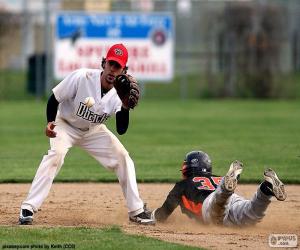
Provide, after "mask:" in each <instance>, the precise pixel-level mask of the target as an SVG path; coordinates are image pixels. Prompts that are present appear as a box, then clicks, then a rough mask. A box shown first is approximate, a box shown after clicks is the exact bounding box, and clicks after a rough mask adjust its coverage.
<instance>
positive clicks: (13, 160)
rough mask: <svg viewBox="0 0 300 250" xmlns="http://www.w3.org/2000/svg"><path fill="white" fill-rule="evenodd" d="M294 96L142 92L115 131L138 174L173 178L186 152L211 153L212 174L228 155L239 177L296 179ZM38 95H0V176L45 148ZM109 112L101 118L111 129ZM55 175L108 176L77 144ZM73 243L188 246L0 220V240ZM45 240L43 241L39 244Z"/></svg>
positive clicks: (12, 174)
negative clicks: (206, 97) (168, 96)
mask: <svg viewBox="0 0 300 250" xmlns="http://www.w3.org/2000/svg"><path fill="white" fill-rule="evenodd" d="M299 104H300V102H299V101H238V100H235V101H233V100H223V101H222V100H221V101H216V100H211V101H198V100H190V101H178V100H169V101H157V100H143V101H142V102H141V104H140V105H139V107H138V108H136V110H134V111H133V112H132V114H131V126H130V128H129V131H128V132H127V133H126V134H125V135H123V136H119V138H120V140H121V141H122V142H123V144H124V145H125V147H126V148H127V149H128V151H129V152H130V154H131V156H132V158H133V159H134V161H135V164H136V171H137V178H138V180H139V181H155V182H163V181H172V182H173V181H176V180H179V178H180V172H179V169H180V165H181V162H182V160H183V157H184V155H185V153H186V152H188V151H190V150H194V149H202V150H205V151H206V152H208V153H209V154H210V155H211V158H212V160H213V168H214V172H215V173H216V174H220V175H222V174H224V173H225V172H226V170H227V168H228V165H229V164H230V162H231V161H233V160H235V159H240V160H242V161H243V162H244V163H245V170H244V172H243V175H242V177H241V182H259V181H260V180H261V177H262V171H263V168H264V167H266V166H272V167H273V168H274V169H276V170H277V172H278V173H279V175H280V176H282V177H283V179H284V180H285V182H289V183H300V181H299V180H300V174H299V172H300V170H299V167H298V166H299V159H300V158H299V157H300V155H299V142H300V133H299V132H300V127H299V124H300V110H299ZM45 106H46V103H45V101H19V102H16V101H7V102H4V101H2V102H0V115H1V119H0V140H1V143H0V165H1V167H0V182H31V181H32V179H33V177H34V174H35V172H36V169H37V167H38V164H39V162H40V160H41V158H42V156H43V154H44V153H46V151H47V150H48V139H47V137H46V136H44V128H45V123H46V121H45ZM114 122H115V120H114V119H113V120H111V121H109V123H108V126H109V127H110V128H111V129H112V131H115V128H114V127H115V126H114ZM56 180H57V181H116V177H115V175H114V174H112V173H110V172H108V171H106V170H105V169H104V168H102V167H101V166H99V165H98V163H97V162H96V161H95V160H94V159H92V158H91V157H90V156H88V155H87V154H86V153H85V152H83V151H82V150H80V149H77V148H74V149H72V150H71V151H70V152H69V153H68V155H67V157H66V161H65V164H64V166H63V168H62V170H61V172H60V174H59V175H58V177H57V179H56ZM67 243H72V244H75V246H76V249H143V250H144V249H192V248H188V247H185V246H180V245H176V244H170V243H166V242H162V241H158V240H154V239H149V238H146V237H140V236H131V235H127V234H124V233H123V232H122V231H121V230H120V229H119V228H117V227H113V228H108V229H91V228H32V229H31V228H26V229H25V228H22V227H0V247H2V248H4V246H8V245H19V246H21V245H29V246H31V245H32V244H33V245H39V244H41V245H43V246H50V247H51V244H53V245H54V246H55V245H56V246H61V245H63V244H67ZM44 248H45V247H44Z"/></svg>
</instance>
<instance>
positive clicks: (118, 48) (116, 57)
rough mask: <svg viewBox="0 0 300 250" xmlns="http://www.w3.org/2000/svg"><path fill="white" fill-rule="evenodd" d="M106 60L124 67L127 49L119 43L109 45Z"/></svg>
mask: <svg viewBox="0 0 300 250" xmlns="http://www.w3.org/2000/svg"><path fill="white" fill-rule="evenodd" d="M106 60H107V61H116V62H117V63H119V64H120V65H121V66H122V68H124V67H125V66H126V63H127V60H128V51H127V49H126V47H125V46H124V45H123V44H121V43H120V44H115V45H113V46H111V47H110V49H109V50H108V52H107V55H106Z"/></svg>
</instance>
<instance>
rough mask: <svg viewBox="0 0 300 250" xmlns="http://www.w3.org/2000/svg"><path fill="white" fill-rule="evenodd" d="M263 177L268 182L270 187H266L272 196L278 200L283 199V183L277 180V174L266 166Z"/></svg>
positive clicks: (284, 195)
mask: <svg viewBox="0 0 300 250" xmlns="http://www.w3.org/2000/svg"><path fill="white" fill-rule="evenodd" d="M264 179H265V181H266V182H268V183H270V184H271V185H270V187H268V189H269V191H270V192H271V194H272V195H273V196H275V197H276V199H277V200H279V201H284V200H285V199H286V197H287V195H286V192H285V189H284V185H283V183H282V182H281V181H280V180H279V178H278V176H277V174H276V173H275V171H274V170H272V169H271V168H268V169H266V170H265V171H264Z"/></svg>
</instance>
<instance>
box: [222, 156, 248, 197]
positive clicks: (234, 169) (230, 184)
mask: <svg viewBox="0 0 300 250" xmlns="http://www.w3.org/2000/svg"><path fill="white" fill-rule="evenodd" d="M242 171H243V163H241V162H240V161H234V162H232V163H231V165H230V167H229V170H228V172H227V174H226V175H225V177H224V182H223V188H224V189H225V190H226V191H229V192H233V191H234V190H235V188H236V186H237V182H238V179H239V177H240V174H241V173H242Z"/></svg>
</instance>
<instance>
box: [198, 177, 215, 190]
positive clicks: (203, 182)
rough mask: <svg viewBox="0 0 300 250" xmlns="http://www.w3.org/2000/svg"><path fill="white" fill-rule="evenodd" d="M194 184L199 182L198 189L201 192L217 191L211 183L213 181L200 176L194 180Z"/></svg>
mask: <svg viewBox="0 0 300 250" xmlns="http://www.w3.org/2000/svg"><path fill="white" fill-rule="evenodd" d="M193 182H196V183H197V182H199V184H200V185H199V186H198V187H197V188H198V189H200V190H212V191H213V190H215V189H216V188H215V186H214V185H213V184H212V183H211V180H210V179H209V178H207V177H203V176H198V177H194V178H193Z"/></svg>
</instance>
